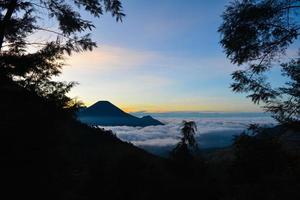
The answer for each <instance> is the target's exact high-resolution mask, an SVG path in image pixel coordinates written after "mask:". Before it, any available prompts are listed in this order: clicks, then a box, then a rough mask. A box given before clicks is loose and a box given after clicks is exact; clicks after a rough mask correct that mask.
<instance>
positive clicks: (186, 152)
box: [171, 121, 198, 159]
mask: <svg viewBox="0 0 300 200" xmlns="http://www.w3.org/2000/svg"><path fill="white" fill-rule="evenodd" d="M180 132H181V135H182V137H181V138H180V142H178V144H177V145H176V147H175V148H174V149H173V150H172V152H171V154H172V156H173V157H175V158H179V159H187V158H189V157H190V156H191V152H190V149H192V150H197V149H198V145H197V142H196V140H195V134H196V132H197V124H196V123H195V122H194V121H182V125H181V130H180Z"/></svg>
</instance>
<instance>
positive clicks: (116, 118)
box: [77, 101, 164, 127]
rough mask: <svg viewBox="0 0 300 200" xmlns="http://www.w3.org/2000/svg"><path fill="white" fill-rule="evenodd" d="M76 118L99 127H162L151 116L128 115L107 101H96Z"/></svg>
mask: <svg viewBox="0 0 300 200" xmlns="http://www.w3.org/2000/svg"><path fill="white" fill-rule="evenodd" d="M77 116H78V118H79V120H80V121H82V122H83V123H86V124H89V125H99V126H141V127H145V126H156V125H164V124H163V123H161V122H160V121H158V120H156V119H154V118H152V117H151V116H149V115H148V116H144V117H142V118H138V117H135V116H133V115H130V114H128V113H126V112H124V111H123V110H121V109H120V108H118V107H117V106H115V105H113V104H112V103H110V102H109V101H98V102H97V103H95V104H93V105H92V106H90V107H88V108H85V109H82V110H81V111H80V112H79V113H78V115H77Z"/></svg>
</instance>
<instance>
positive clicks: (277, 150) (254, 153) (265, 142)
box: [233, 124, 289, 183]
mask: <svg viewBox="0 0 300 200" xmlns="http://www.w3.org/2000/svg"><path fill="white" fill-rule="evenodd" d="M248 131H249V133H251V135H249V133H246V132H243V133H242V134H241V135H239V136H235V138H234V142H233V150H234V155H235V160H234V162H233V173H234V175H235V179H237V180H239V181H242V182H247V183H251V182H259V181H261V179H263V178H264V177H267V176H272V175H281V174H284V173H286V170H287V166H288V165H289V157H288V155H287V152H285V150H284V149H283V147H282V144H281V142H280V139H279V137H278V136H277V135H276V134H274V133H273V132H272V131H270V130H268V129H265V128H262V127H259V126H257V125H255V124H253V125H250V126H249V128H248Z"/></svg>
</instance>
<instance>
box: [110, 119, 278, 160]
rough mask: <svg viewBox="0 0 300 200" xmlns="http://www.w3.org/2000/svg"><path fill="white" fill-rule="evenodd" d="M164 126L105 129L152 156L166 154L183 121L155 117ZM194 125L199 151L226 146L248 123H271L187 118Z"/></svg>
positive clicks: (260, 120)
mask: <svg viewBox="0 0 300 200" xmlns="http://www.w3.org/2000/svg"><path fill="white" fill-rule="evenodd" d="M158 119H159V120H161V121H162V122H163V123H165V124H166V125H164V126H148V127H145V128H141V127H128V126H119V127H105V128H106V129H111V130H112V131H113V132H114V133H116V134H117V136H118V137H119V138H120V139H122V140H124V141H129V142H131V143H133V144H134V145H136V146H139V147H141V148H144V149H146V150H148V151H150V152H152V153H157V154H166V153H167V152H168V151H170V150H171V149H172V148H174V146H175V145H176V143H177V142H178V141H179V136H180V125H181V122H182V120H183V118H158ZM188 120H193V121H195V122H196V123H197V126H198V129H199V131H198V134H197V135H196V139H197V141H198V143H199V145H200V147H201V148H211V147H223V146H226V145H229V144H230V143H231V141H232V138H233V135H236V134H239V133H241V132H242V131H243V130H245V129H246V128H247V126H248V125H249V124H250V123H259V124H261V125H267V124H274V123H275V121H274V120H273V119H272V118H270V117H262V116H258V117H227V118H188Z"/></svg>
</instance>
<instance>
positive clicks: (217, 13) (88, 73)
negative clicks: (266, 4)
mask: <svg viewBox="0 0 300 200" xmlns="http://www.w3.org/2000/svg"><path fill="white" fill-rule="evenodd" d="M228 2H229V1H225V0H210V1H201V0H189V1H184V0H152V1H146V0H127V1H123V7H124V12H125V13H126V17H125V18H124V21H123V23H116V22H115V20H114V19H113V18H111V16H110V15H109V14H106V15H104V16H102V17H100V19H97V20H95V19H92V18H90V17H89V16H86V17H87V18H88V19H91V20H93V22H94V23H95V25H96V29H95V30H94V31H93V32H92V36H93V39H94V40H95V41H97V43H98V46H99V47H98V48H97V49H95V50H94V51H93V52H85V53H81V54H75V55H73V56H72V57H70V58H68V59H67V63H68V66H66V67H65V68H64V70H63V74H62V76H61V78H62V79H64V80H67V81H77V82H78V83H79V85H78V86H76V87H75V88H74V89H73V90H72V91H71V92H70V94H69V95H70V96H72V97H78V99H79V100H82V101H83V102H85V103H86V104H87V105H91V104H92V103H94V102H96V101H98V100H108V101H111V102H112V103H114V104H116V105H118V106H120V107H121V108H123V109H125V110H126V111H149V112H159V111H160V112H164V111H259V110H260V109H259V107H258V106H256V105H253V104H252V103H251V102H250V100H249V99H246V98H245V97H244V96H245V95H241V94H235V93H233V92H232V91H231V90H230V88H229V85H230V83H231V76H230V74H231V73H232V71H233V70H234V69H236V68H237V67H236V66H233V65H232V64H230V63H229V61H228V60H227V59H226V56H225V55H224V53H223V50H222V48H221V47H220V45H219V40H220V35H219V33H217V29H218V27H219V25H220V24H221V22H222V19H221V14H222V12H223V10H224V8H225V5H226V4H228Z"/></svg>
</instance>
